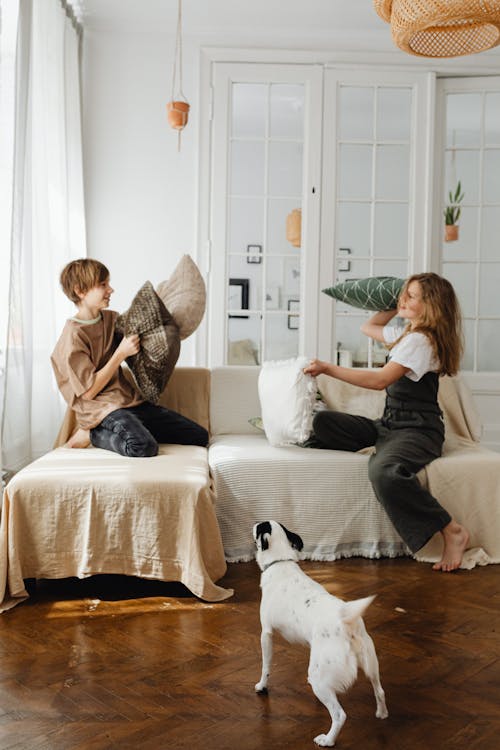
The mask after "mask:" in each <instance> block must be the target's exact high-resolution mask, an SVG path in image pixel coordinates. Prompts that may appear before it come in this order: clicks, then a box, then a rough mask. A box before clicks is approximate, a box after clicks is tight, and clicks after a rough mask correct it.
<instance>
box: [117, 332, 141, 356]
mask: <svg viewBox="0 0 500 750" xmlns="http://www.w3.org/2000/svg"><path fill="white" fill-rule="evenodd" d="M140 348H141V342H140V339H139V335H138V334H137V333H132V334H131V335H130V336H124V337H123V338H122V340H121V341H120V345H119V346H118V349H117V350H116V351H117V352H119V353H120V355H121V356H123V359H127V357H131V356H132V355H133V354H137V352H138V351H139V349H140Z"/></svg>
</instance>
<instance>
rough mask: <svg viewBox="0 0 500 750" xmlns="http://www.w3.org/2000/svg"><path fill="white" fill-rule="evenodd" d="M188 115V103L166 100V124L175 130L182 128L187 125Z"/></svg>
mask: <svg viewBox="0 0 500 750" xmlns="http://www.w3.org/2000/svg"><path fill="white" fill-rule="evenodd" d="M188 115H189V104H188V103H187V102H183V101H177V102H168V104H167V117H168V124H169V125H170V127H171V128H174V129H175V130H182V128H184V127H185V126H186V125H187V121H188Z"/></svg>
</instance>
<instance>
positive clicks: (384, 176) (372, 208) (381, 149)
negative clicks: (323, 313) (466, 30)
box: [327, 80, 413, 366]
mask: <svg viewBox="0 0 500 750" xmlns="http://www.w3.org/2000/svg"><path fill="white" fill-rule="evenodd" d="M336 107H337V111H336V113H335V114H336V121H337V123H338V127H337V136H336V155H337V170H336V175H335V188H334V189H335V193H336V205H335V212H334V215H335V226H334V234H335V239H334V243H335V250H334V253H335V279H334V280H332V283H334V281H338V282H342V281H346V280H348V279H355V278H364V277H366V276H374V275H389V276H403V277H405V276H407V275H408V267H409V220H410V219H409V204H410V194H411V179H410V178H411V154H412V148H413V145H412V141H411V121H412V119H411V118H412V87H411V86H409V85H394V86H390V87H389V86H383V85H379V84H375V83H374V84H373V85H371V86H367V85H366V84H362V83H360V84H359V85H355V84H353V83H344V82H342V80H340V83H339V84H338V85H337V97H336ZM332 119H333V118H332ZM332 124H333V127H334V123H332ZM332 135H333V134H332V133H328V135H327V137H331V136H332ZM334 304H335V308H334V321H335V323H334V326H335V328H334V330H335V334H334V336H335V340H334V342H333V343H332V347H333V351H334V355H333V356H334V358H335V356H336V354H335V352H338V351H339V349H340V351H341V352H342V355H338V356H339V357H340V358H343V361H344V362H348V361H351V360H352V362H353V364H354V365H359V366H371V365H381V364H383V363H384V362H385V356H381V354H380V352H379V351H378V350H377V352H375V349H374V347H373V344H371V343H369V342H368V340H367V339H365V337H363V336H362V334H361V333H360V330H359V329H360V326H361V324H362V323H363V321H364V319H365V317H366V313H364V312H362V311H360V310H356V309H355V308H353V307H350V306H348V305H342V304H339V303H338V302H336V303H334Z"/></svg>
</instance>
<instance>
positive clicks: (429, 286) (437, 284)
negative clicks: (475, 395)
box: [391, 273, 464, 375]
mask: <svg viewBox="0 0 500 750" xmlns="http://www.w3.org/2000/svg"><path fill="white" fill-rule="evenodd" d="M413 281H417V282H418V283H419V284H420V289H421V292H422V302H423V314H422V318H421V320H420V321H419V323H418V325H416V326H415V328H412V329H411V331H412V332H414V331H418V332H420V333H424V334H425V335H426V336H427V337H428V339H429V340H430V342H431V345H432V348H433V350H434V354H435V355H436V357H437V358H438V360H439V362H440V369H439V374H440V375H456V373H457V372H458V370H459V369H460V361H461V359H462V354H463V350H464V342H463V334H462V314H461V312H460V304H459V302H458V299H457V296H456V294H455V290H454V289H453V287H452V285H451V284H450V282H449V281H448V280H447V279H445V278H443V277H442V276H439V275H438V274H437V273H417V274H414V275H413V276H410V277H409V278H408V279H406V281H405V283H404V286H403V288H402V289H401V292H400V295H399V297H400V299H401V297H402V296H403V295H404V294H406V292H407V290H408V287H409V285H410V284H411V283H412V282H413ZM409 332H410V324H408V326H407V327H406V328H405V330H404V332H403V334H402V336H400V337H399V339H398V341H400V340H401V338H403V336H406V335H407V334H408V333H409ZM395 344H397V341H395V342H394V343H393V344H392V346H394V345H395ZM391 348H392V347H391Z"/></svg>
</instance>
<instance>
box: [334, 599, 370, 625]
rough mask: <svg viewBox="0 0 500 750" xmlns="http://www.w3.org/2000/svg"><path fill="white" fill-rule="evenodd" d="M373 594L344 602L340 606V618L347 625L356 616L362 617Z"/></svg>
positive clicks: (355, 618)
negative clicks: (341, 606)
mask: <svg viewBox="0 0 500 750" xmlns="http://www.w3.org/2000/svg"><path fill="white" fill-rule="evenodd" d="M374 599H375V596H365V598H364V599H354V601H352V602H345V603H344V606H343V608H342V614H341V618H342V621H343V622H345V623H346V624H347V625H351V624H352V623H353V622H354V620H357V618H358V617H362V616H363V615H364V613H365V612H366V610H367V609H368V607H369V606H370V604H371V603H372V601H373V600H374Z"/></svg>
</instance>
